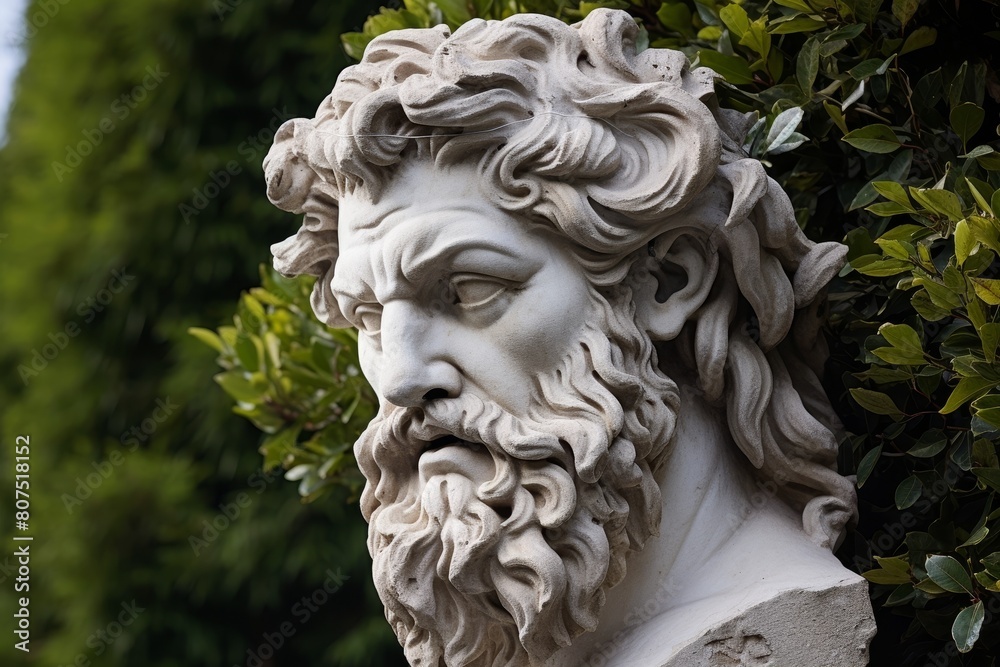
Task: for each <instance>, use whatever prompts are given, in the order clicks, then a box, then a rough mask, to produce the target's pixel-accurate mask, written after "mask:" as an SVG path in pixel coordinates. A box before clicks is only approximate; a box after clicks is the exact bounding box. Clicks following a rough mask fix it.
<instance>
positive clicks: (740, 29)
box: [719, 4, 750, 40]
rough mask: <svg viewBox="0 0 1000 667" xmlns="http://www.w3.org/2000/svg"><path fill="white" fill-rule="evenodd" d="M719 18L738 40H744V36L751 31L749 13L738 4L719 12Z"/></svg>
mask: <svg viewBox="0 0 1000 667" xmlns="http://www.w3.org/2000/svg"><path fill="white" fill-rule="evenodd" d="M719 18H720V19H722V22H723V23H724V24H725V26H726V27H727V28H729V32H731V33H733V35H735V36H736V39H737V40H742V39H743V36H744V35H746V34H747V33H748V32H749V31H750V18H749V17H748V16H747V11H746V10H745V9H743V8H742V7H741V6H739V5H737V4H732V5H726V6H725V7H723V8H722V9H720V10H719Z"/></svg>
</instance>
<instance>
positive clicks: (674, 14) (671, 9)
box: [656, 2, 718, 39]
mask: <svg viewBox="0 0 1000 667" xmlns="http://www.w3.org/2000/svg"><path fill="white" fill-rule="evenodd" d="M656 18H658V19H659V20H660V23H662V24H663V25H664V26H665V27H667V28H670V29H671V30H673V31H675V32H679V33H681V34H682V35H688V36H690V35H692V34H694V29H693V27H692V23H691V10H690V9H689V8H688V6H687V5H685V4H684V3H683V2H664V3H663V4H661V5H660V9H659V10H657V12H656ZM708 27H714V26H708ZM716 39H718V37H716Z"/></svg>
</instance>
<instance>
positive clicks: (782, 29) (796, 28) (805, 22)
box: [768, 16, 826, 54]
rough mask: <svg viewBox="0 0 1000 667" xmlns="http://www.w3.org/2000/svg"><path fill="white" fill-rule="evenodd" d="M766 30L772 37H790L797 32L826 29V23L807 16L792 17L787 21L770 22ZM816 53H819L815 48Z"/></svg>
mask: <svg viewBox="0 0 1000 667" xmlns="http://www.w3.org/2000/svg"><path fill="white" fill-rule="evenodd" d="M770 25H771V27H770V28H769V29H768V32H770V33H771V34H772V35H791V34H794V33H797V32H815V31H816V30H822V29H823V28H825V27H826V21H820V20H817V19H814V18H809V17H808V16H794V17H792V18H790V19H789V20H787V21H772V22H771V23H770ZM816 53H817V54H818V53H819V49H818V48H817V51H816Z"/></svg>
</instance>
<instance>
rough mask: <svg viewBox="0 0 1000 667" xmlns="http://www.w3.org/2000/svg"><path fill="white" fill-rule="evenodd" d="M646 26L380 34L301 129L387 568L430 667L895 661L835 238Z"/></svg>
mask: <svg viewBox="0 0 1000 667" xmlns="http://www.w3.org/2000/svg"><path fill="white" fill-rule="evenodd" d="M636 36H637V28H636V25H635V23H634V21H633V20H632V19H631V18H630V17H629V16H628V15H627V14H626V13H624V12H618V11H611V10H605V9H598V10H595V11H593V12H591V13H590V14H589V15H588V16H587V18H586V19H585V20H583V21H582V22H581V23H578V24H576V25H574V26H567V25H565V24H563V23H561V22H560V21H557V20H555V19H553V18H548V17H544V16H536V15H518V16H514V17H511V18H509V19H507V20H504V21H500V22H485V21H480V20H474V21H471V22H469V23H468V24H466V25H464V26H462V27H461V28H460V29H458V30H456V31H455V33H454V34H450V33H449V30H448V29H447V28H446V27H445V26H440V27H438V28H434V29H426V30H402V31H397V32H392V33H389V34H387V35H384V36H382V37H379V38H377V39H376V40H374V41H373V42H372V43H371V45H370V46H369V47H368V49H367V51H366V52H365V57H364V60H363V61H362V62H361V63H360V64H358V65H355V66H353V67H349V68H348V69H346V70H344V72H343V73H342V74H341V76H340V78H339V80H338V81H337V84H336V86H335V88H334V90H333V92H332V93H331V95H330V96H329V97H328V98H327V99H326V100H325V101H324V102H323V103H322V105H321V106H320V108H319V110H318V111H317V114H316V117H315V118H314V119H311V120H307V119H296V120H293V121H289V122H288V123H286V124H285V125H284V126H283V127H282V128H281V129H280V130H279V132H278V133H277V135H276V138H275V144H274V146H273V147H272V149H271V151H270V153H269V154H268V156H267V159H266V161H265V170H266V175H267V193H268V197H269V198H270V199H271V201H272V202H273V203H274V204H275V205H277V206H278V207H280V208H282V209H284V210H286V211H291V212H294V213H299V214H304V216H305V219H304V222H303V224H302V227H301V229H300V230H299V231H298V233H297V234H296V235H295V236H294V237H292V238H290V239H288V240H286V241H285V242H283V243H279V244H276V245H275V246H273V248H272V250H273V252H274V255H275V266H276V267H277V268H278V270H279V271H281V272H282V273H285V274H287V275H298V274H311V275H315V276H318V281H317V282H316V286H315V290H314V293H313V298H312V305H313V308H314V309H315V311H316V314H317V316H319V318H320V319H322V320H324V321H325V322H327V323H328V324H329V325H331V326H334V327H346V326H354V327H357V329H358V330H359V332H360V334H361V335H360V341H359V350H360V356H361V362H362V370H363V372H364V373H365V375H366V377H367V378H368V380H369V381H370V382H371V384H372V386H373V387H374V389H375V391H376V393H377V394H378V396H379V399H380V413H379V415H378V416H377V418H376V419H375V420H374V421H373V422H372V423H371V425H370V426H369V427H368V429H367V430H366V431H365V433H364V434H363V435H362V436H361V438H360V440H359V441H358V443H357V444H356V446H355V454H356V456H357V460H358V463H359V465H360V467H361V470H362V471H363V473H364V475H365V477H366V479H367V486H366V487H365V491H364V494H363V496H362V499H361V509H362V512H363V513H364V516H365V518H366V519H367V520H368V521H369V524H370V531H369V540H368V547H369V550H370V552H371V555H372V558H373V561H374V562H373V575H374V580H375V585H376V587H377V589H378V592H379V595H380V596H381V598H382V601H383V602H384V604H385V608H386V617H387V619H388V620H389V622H390V623H391V624H392V626H393V628H394V630H395V631H396V635H397V637H398V638H399V641H400V643H401V644H402V646H403V648H404V650H405V653H406V656H407V658H408V660H409V661H410V663H411V664H413V665H419V666H422V667H436V666H437V665H440V664H442V663H443V664H445V665H449V666H454V665H494V666H500V665H544V664H547V665H573V666H575V665H604V664H611V665H656V666H660V665H678V666H684V667H687V666H691V665H772V666H775V667H785V666H793V665H794V666H809V667H820V666H825V665H830V666H834V665H835V666H837V667H844V666H847V665H851V666H854V665H864V664H867V645H868V641H869V640H870V638H871V636H872V635H873V633H874V622H873V620H872V612H871V607H870V603H869V601H868V595H867V586H866V585H865V583H864V581H863V580H862V579H861V578H860V577H858V576H857V575H856V574H853V573H851V572H850V571H848V570H847V569H846V568H844V567H843V566H842V565H841V564H840V563H839V562H838V561H837V560H836V558H835V557H834V556H833V555H832V553H831V551H832V549H833V548H834V547H835V545H836V544H837V543H838V541H839V540H840V539H841V538H842V536H843V532H844V529H845V526H846V524H848V523H849V522H850V521H851V520H852V519H853V518H854V517H855V514H856V500H855V494H854V490H853V485H852V483H851V481H850V480H848V479H846V478H844V477H842V476H840V475H839V474H837V472H836V465H835V457H836V452H837V440H836V438H835V436H834V434H833V429H834V428H835V424H836V418H835V416H834V415H833V414H832V411H831V408H830V404H829V402H828V400H827V398H826V396H825V394H824V392H823V390H822V388H821V386H820V383H819V380H818V379H817V378H818V374H819V372H820V370H821V367H822V364H823V361H824V359H825V356H826V355H825V348H824V343H823V339H822V337H821V336H820V334H819V329H818V327H819V323H820V319H821V318H820V314H821V308H822V302H823V296H822V293H823V288H824V286H825V285H826V283H827V282H828V281H829V279H830V278H831V277H832V276H833V275H834V274H835V273H836V272H837V271H838V270H839V269H840V267H841V266H842V263H843V257H844V253H845V249H844V248H843V247H842V246H840V245H839V244H836V243H822V244H814V243H812V242H810V241H809V240H807V239H806V238H805V236H804V235H803V234H802V232H801V231H800V230H799V228H798V226H797V225H796V222H795V219H794V216H793V210H792V206H791V204H790V202H789V199H788V197H787V196H786V195H785V193H784V192H782V190H781V188H780V187H779V186H778V185H777V184H776V183H775V182H774V181H773V180H771V179H770V178H769V177H768V176H767V174H766V173H765V171H764V169H763V167H762V166H761V164H760V163H759V162H758V161H757V160H754V159H749V158H747V157H746V155H745V153H744V152H743V150H742V148H741V144H742V138H743V136H744V135H745V133H746V131H747V129H748V127H749V123H750V122H751V120H752V119H749V120H748V119H747V118H746V117H744V115H742V114H739V113H736V112H733V111H728V110H725V109H720V108H719V106H718V104H717V102H716V99H715V96H714V88H713V75H712V73H711V72H710V71H709V70H707V69H695V70H691V69H690V68H689V66H688V63H687V60H686V58H685V56H684V55H683V54H682V53H680V52H676V51H670V50H664V49H648V50H644V51H642V52H637V49H636V46H635V39H636Z"/></svg>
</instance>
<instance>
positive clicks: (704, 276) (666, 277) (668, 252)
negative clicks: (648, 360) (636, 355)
mask: <svg viewBox="0 0 1000 667" xmlns="http://www.w3.org/2000/svg"><path fill="white" fill-rule="evenodd" d="M650 249H651V253H650V254H651V256H650V258H649V259H648V260H647V261H646V263H645V266H644V267H643V268H637V269H636V278H635V283H634V287H633V291H634V295H635V304H636V318H637V320H638V321H639V322H640V324H641V325H642V326H643V328H645V329H646V331H648V332H649V334H650V336H651V337H652V338H653V340H672V339H674V338H676V337H677V335H678V334H680V332H681V329H682V328H683V327H684V325H685V324H686V323H687V322H688V321H689V320H690V319H691V318H692V316H693V315H694V314H695V312H696V311H697V310H698V309H699V308H701V306H702V304H704V303H705V300H706V299H707V298H708V295H709V292H711V290H712V285H713V284H714V283H715V277H716V274H717V273H718V270H719V255H718V252H717V251H715V249H714V248H710V247H708V243H707V242H706V241H705V240H703V239H700V238H697V237H695V236H693V235H692V234H690V233H676V232H675V233H672V234H665V235H664V236H661V237H660V238H658V239H656V240H655V241H654V242H653V243H652V244H651V246H650ZM643 269H645V270H643Z"/></svg>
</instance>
